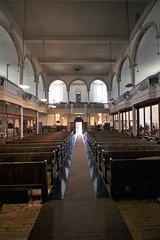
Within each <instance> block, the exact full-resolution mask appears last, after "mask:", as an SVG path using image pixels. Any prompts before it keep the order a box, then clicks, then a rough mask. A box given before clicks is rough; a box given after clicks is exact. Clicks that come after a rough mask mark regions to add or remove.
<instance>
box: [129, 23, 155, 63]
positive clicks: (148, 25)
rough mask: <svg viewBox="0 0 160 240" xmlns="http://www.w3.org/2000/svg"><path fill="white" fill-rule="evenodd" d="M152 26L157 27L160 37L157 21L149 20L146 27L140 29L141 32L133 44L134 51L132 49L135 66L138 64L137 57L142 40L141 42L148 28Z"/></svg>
mask: <svg viewBox="0 0 160 240" xmlns="http://www.w3.org/2000/svg"><path fill="white" fill-rule="evenodd" d="M150 27H153V28H154V29H155V33H156V37H157V38H159V36H158V27H157V24H156V23H155V22H148V23H147V24H146V25H145V26H144V27H142V28H141V30H140V32H139V34H138V36H137V39H136V41H135V44H134V46H133V51H132V58H131V59H132V63H133V64H134V66H136V65H137V61H136V57H137V52H138V48H139V45H140V42H141V40H142V38H143V36H144V35H145V33H146V32H147V30H148V29H149V28H150Z"/></svg>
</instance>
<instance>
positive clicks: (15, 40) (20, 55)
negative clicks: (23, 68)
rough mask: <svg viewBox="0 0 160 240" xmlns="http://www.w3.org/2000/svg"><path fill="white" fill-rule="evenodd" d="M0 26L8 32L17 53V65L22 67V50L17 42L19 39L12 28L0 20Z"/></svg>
mask: <svg viewBox="0 0 160 240" xmlns="http://www.w3.org/2000/svg"><path fill="white" fill-rule="evenodd" d="M0 26H1V27H3V28H4V29H5V30H6V32H7V33H8V35H9V36H10V38H11V40H12V42H13V44H14V47H15V50H16V53H17V59H18V63H17V65H21V64H22V63H23V57H22V52H21V48H20V45H19V42H18V40H17V37H16V35H15V34H14V32H13V28H12V26H11V25H8V24H7V23H6V22H4V21H3V20H0Z"/></svg>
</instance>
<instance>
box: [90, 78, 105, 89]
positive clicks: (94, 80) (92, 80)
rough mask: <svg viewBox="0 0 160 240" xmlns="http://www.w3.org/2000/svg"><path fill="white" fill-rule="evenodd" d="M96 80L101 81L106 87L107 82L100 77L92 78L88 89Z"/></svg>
mask: <svg viewBox="0 0 160 240" xmlns="http://www.w3.org/2000/svg"><path fill="white" fill-rule="evenodd" d="M96 80H99V81H101V82H103V83H104V84H105V85H106V89H108V84H107V83H106V82H105V81H104V80H103V79H101V78H96V79H93V80H92V81H91V82H90V84H89V91H90V89H91V84H92V83H93V82H94V81H96Z"/></svg>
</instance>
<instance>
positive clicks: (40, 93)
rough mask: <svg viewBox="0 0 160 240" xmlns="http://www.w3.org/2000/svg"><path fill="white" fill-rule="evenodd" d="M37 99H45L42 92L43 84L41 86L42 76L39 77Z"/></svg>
mask: <svg viewBox="0 0 160 240" xmlns="http://www.w3.org/2000/svg"><path fill="white" fill-rule="evenodd" d="M38 98H39V99H45V91H44V84H43V79H42V76H39V83H38Z"/></svg>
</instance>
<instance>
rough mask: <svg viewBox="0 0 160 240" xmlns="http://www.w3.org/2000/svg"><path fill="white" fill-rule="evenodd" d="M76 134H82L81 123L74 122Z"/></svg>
mask: <svg viewBox="0 0 160 240" xmlns="http://www.w3.org/2000/svg"><path fill="white" fill-rule="evenodd" d="M76 134H82V122H76Z"/></svg>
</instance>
